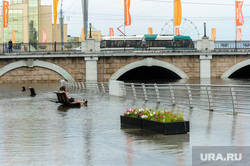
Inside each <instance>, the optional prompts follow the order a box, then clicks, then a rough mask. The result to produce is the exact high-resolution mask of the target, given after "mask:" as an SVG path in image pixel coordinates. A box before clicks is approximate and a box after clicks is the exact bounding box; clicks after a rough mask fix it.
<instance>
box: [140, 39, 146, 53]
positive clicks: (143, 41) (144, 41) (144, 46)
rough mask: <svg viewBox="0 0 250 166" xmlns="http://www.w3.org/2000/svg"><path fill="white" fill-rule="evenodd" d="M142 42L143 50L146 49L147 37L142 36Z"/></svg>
mask: <svg viewBox="0 0 250 166" xmlns="http://www.w3.org/2000/svg"><path fill="white" fill-rule="evenodd" d="M141 44H142V50H143V49H144V50H146V40H145V37H143V38H142V41H141Z"/></svg>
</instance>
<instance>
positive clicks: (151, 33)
mask: <svg viewBox="0 0 250 166" xmlns="http://www.w3.org/2000/svg"><path fill="white" fill-rule="evenodd" d="M148 34H149V35H153V28H152V27H149V28H148Z"/></svg>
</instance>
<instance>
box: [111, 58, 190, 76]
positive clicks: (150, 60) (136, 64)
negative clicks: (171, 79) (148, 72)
mask: <svg viewBox="0 0 250 166" xmlns="http://www.w3.org/2000/svg"><path fill="white" fill-rule="evenodd" d="M142 66H148V67H151V66H158V67H162V68H165V69H168V70H170V71H172V72H174V73H175V74H177V75H178V76H179V77H181V78H182V79H188V78H189V77H188V76H187V75H186V73H184V72H183V71H182V70H180V69H179V68H177V67H176V66H174V65H172V64H170V63H167V62H164V61H160V60H157V59H154V58H145V59H143V60H140V61H136V62H132V63H130V64H128V65H126V66H124V67H122V68H121V69H119V70H118V71H117V72H115V73H114V74H113V75H112V76H111V77H110V79H109V80H117V79H118V78H119V77H120V76H122V75H123V74H125V73H126V72H128V71H130V70H132V69H135V68H138V67H142Z"/></svg>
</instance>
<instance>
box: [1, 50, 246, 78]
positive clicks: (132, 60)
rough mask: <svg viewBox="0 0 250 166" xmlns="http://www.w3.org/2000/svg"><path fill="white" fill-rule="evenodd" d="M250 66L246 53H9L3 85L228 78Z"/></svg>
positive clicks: (3, 59) (4, 60)
mask: <svg viewBox="0 0 250 166" xmlns="http://www.w3.org/2000/svg"><path fill="white" fill-rule="evenodd" d="M249 66H250V55H249V54H248V53H244V52H227V53H226V52H224V53H215V52H209V53H204V52H179V53H169V52H166V53H162V52H143V51H137V52H130V53H126V52H124V53H122V52H121V53H87V54H86V53H65V54H62V53H61V54H46V55H45V54H35V55H34V54H32V55H27V54H26V55H21V54H18V55H17V54H8V55H3V56H1V57H0V83H10V82H48V81H50V82H53V81H59V80H61V79H65V80H68V81H81V82H88V81H94V82H96V81H98V82H108V81H109V80H131V79H143V78H154V79H164V78H191V79H194V78H228V77H230V76H233V75H234V74H235V73H237V72H238V74H236V76H238V75H244V74H245V75H246V74H248V73H249V72H246V71H249V70H247V69H249ZM248 76H249V74H248Z"/></svg>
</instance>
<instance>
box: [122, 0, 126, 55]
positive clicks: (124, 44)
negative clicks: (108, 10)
mask: <svg viewBox="0 0 250 166" xmlns="http://www.w3.org/2000/svg"><path fill="white" fill-rule="evenodd" d="M125 6H126V0H124V35H123V45H124V52H125V35H126V33H125V29H126V28H125V27H126V20H125V15H126V13H125V12H126V10H125Z"/></svg>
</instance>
